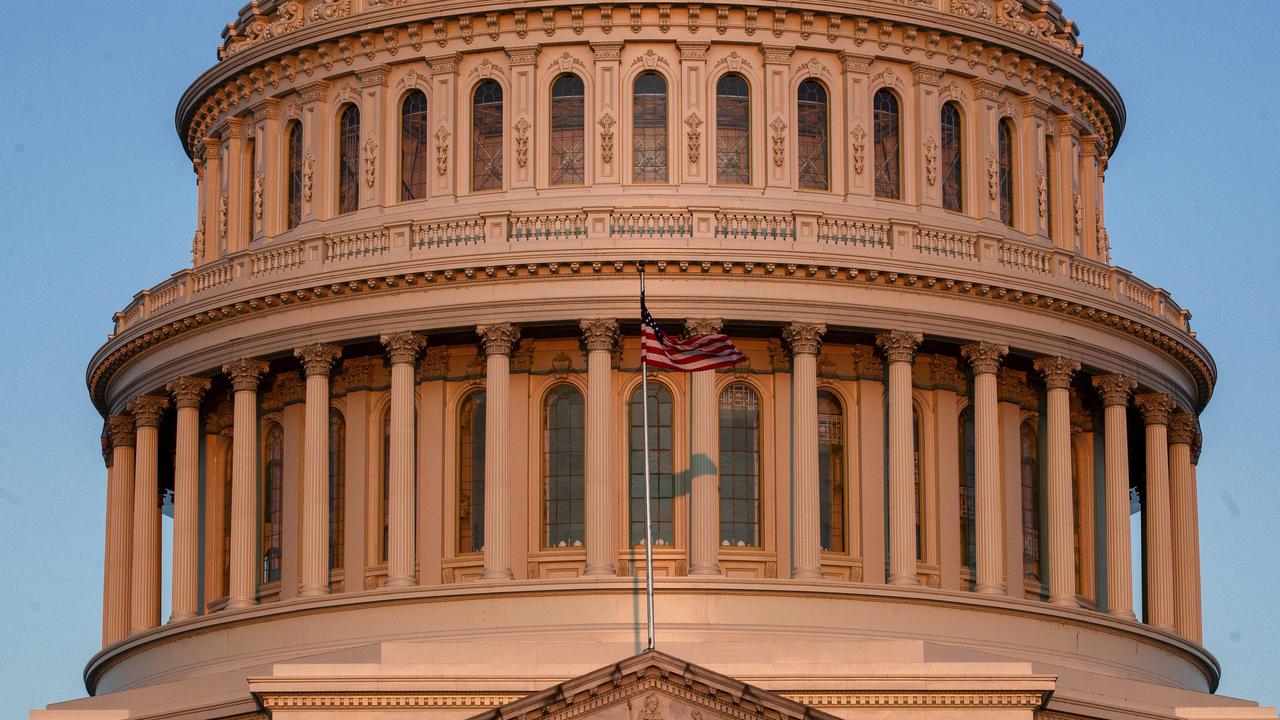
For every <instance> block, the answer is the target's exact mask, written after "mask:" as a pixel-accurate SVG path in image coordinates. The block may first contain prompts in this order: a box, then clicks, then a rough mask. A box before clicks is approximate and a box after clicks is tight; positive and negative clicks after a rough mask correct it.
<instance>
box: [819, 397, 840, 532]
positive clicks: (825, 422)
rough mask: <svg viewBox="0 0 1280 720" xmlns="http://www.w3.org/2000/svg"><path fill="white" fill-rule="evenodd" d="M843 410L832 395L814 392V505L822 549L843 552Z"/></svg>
mask: <svg viewBox="0 0 1280 720" xmlns="http://www.w3.org/2000/svg"><path fill="white" fill-rule="evenodd" d="M844 463H845V457H844V411H843V410H842V409H841V407H840V401H839V400H838V399H836V396H835V395H834V394H832V393H830V392H828V391H826V390H823V391H820V392H819V393H818V493H819V498H818V505H819V515H820V517H821V524H822V528H821V536H822V537H821V542H822V549H823V550H831V551H832V552H844V551H845V520H844V518H845V512H844V510H845V470H844V467H845V465H844Z"/></svg>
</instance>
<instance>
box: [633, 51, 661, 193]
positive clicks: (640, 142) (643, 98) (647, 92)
mask: <svg viewBox="0 0 1280 720" xmlns="http://www.w3.org/2000/svg"><path fill="white" fill-rule="evenodd" d="M632 105H633V107H632V115H633V117H634V120H633V123H634V125H633V126H632V127H633V133H632V134H633V141H632V147H631V162H632V165H633V169H632V175H631V178H632V180H634V181H635V182H647V183H657V182H666V181H667V81H666V80H664V79H663V78H662V76H661V75H659V74H658V73H655V72H645V73H641V74H640V77H638V78H636V83H635V95H634V98H633V103H632Z"/></svg>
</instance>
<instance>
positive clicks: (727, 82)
mask: <svg viewBox="0 0 1280 720" xmlns="http://www.w3.org/2000/svg"><path fill="white" fill-rule="evenodd" d="M716 182H718V183H720V184H721V185H750V184H751V90H750V88H748V87H747V81H746V80H745V79H743V77H742V76H741V75H739V74H737V73H729V74H728V75H725V76H723V77H721V78H720V80H719V82H717V83H716Z"/></svg>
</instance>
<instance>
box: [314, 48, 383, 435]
mask: <svg viewBox="0 0 1280 720" xmlns="http://www.w3.org/2000/svg"><path fill="white" fill-rule="evenodd" d="M390 74H391V69H390V68H388V67H387V66H386V65H377V66H375V67H371V68H368V69H366V70H361V71H360V72H358V73H356V78H357V79H359V81H360V135H361V139H360V172H359V176H360V179H359V183H360V208H361V209H364V208H370V207H378V206H384V207H385V206H387V205H392V204H394V203H395V202H397V201H398V200H399V199H400V198H399V197H393V196H392V194H391V192H390V191H391V189H392V188H396V187H399V185H398V178H399V177H400V171H399V167H398V166H397V165H392V163H391V161H390V160H389V159H388V158H389V157H390V152H389V150H390V149H391V145H392V144H393V143H392V142H391V141H390V139H391V138H393V137H396V135H398V134H399V131H400V128H399V125H398V123H397V124H396V125H395V126H394V130H393V125H392V123H391V122H390V118H389V117H388V115H391V114H393V113H392V112H391V110H390V107H389V98H388V92H387V77H388V76H389V75H390ZM394 114H395V116H396V118H397V119H399V113H394ZM393 132H394V133H396V135H393V134H392V133H393ZM380 139H381V140H382V141H383V143H382V145H378V140H380ZM396 162H397V163H398V162H399V158H396ZM326 412H327V411H326ZM325 424H326V425H327V424H328V420H327V419H326V421H325Z"/></svg>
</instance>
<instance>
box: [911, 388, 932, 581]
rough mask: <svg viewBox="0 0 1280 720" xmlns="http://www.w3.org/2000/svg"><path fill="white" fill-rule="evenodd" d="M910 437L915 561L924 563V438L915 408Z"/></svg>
mask: <svg viewBox="0 0 1280 720" xmlns="http://www.w3.org/2000/svg"><path fill="white" fill-rule="evenodd" d="M911 437H912V442H913V451H914V452H913V453H912V455H911V463H912V470H913V472H914V474H915V483H916V560H918V561H919V562H924V561H925V552H924V551H925V547H924V542H925V537H924V529H925V528H926V527H928V526H927V525H926V523H925V517H924V511H925V504H924V483H923V482H921V481H920V449H921V448H923V447H924V436H923V435H921V434H920V413H919V412H918V411H916V409H915V406H912V408H911Z"/></svg>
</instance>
